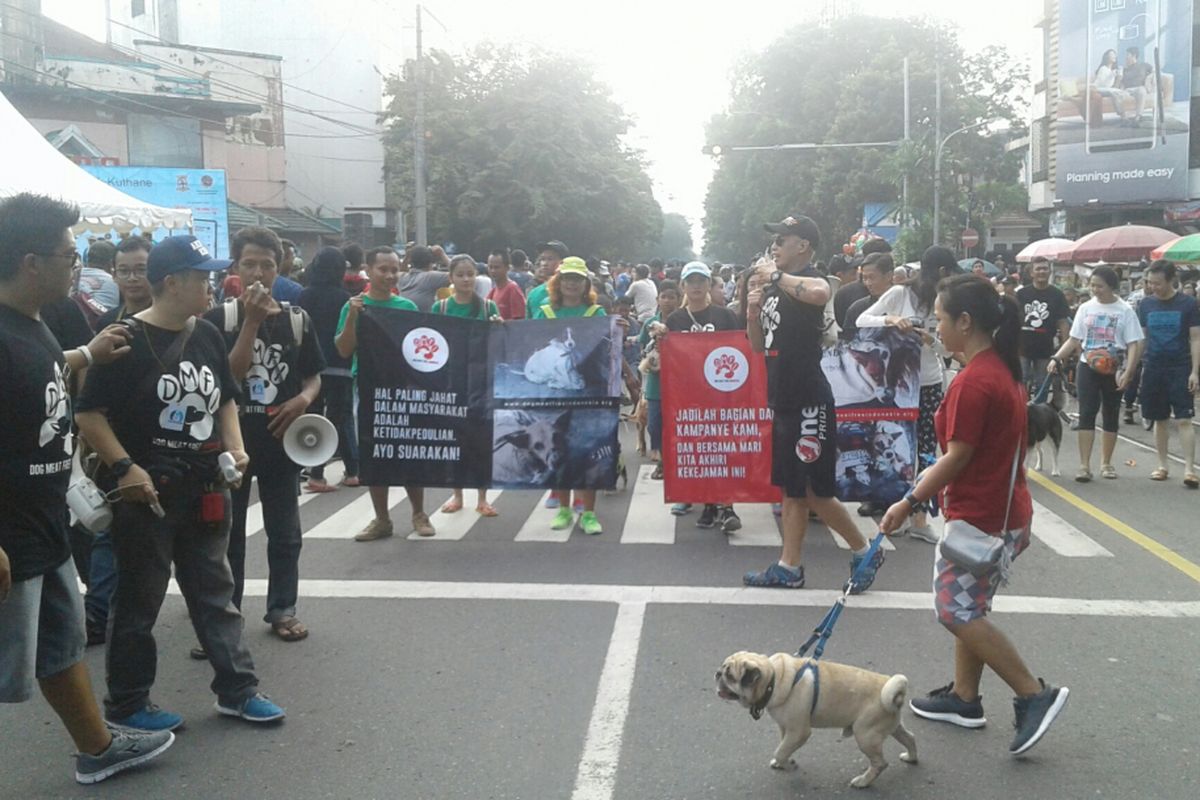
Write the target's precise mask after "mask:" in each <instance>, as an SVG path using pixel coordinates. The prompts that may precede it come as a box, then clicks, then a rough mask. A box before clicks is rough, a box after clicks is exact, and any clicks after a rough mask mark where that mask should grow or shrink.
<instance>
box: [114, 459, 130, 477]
mask: <svg viewBox="0 0 1200 800" xmlns="http://www.w3.org/2000/svg"><path fill="white" fill-rule="evenodd" d="M131 469H133V459H132V458H118V459H117V460H116V461H114V462H113V463H112V466H110V467H109V468H108V470H109V472H111V473H112V474H113V477H114V478H116V479H117V480H121V478H124V477H125V476H126V475H127V474H128V473H129V470H131Z"/></svg>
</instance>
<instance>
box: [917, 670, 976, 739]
mask: <svg viewBox="0 0 1200 800" xmlns="http://www.w3.org/2000/svg"><path fill="white" fill-rule="evenodd" d="M908 707H909V708H911V709H912V712H913V713H914V714H916V715H917V716H918V717H922V718H924V719H932V720H936V721H938V722H949V723H950V724H951V725H957V726H958V727H960V728H982V727H983V726H984V725H987V717H985V716H984V715H983V696H982V695H980V696H979V697H976V698H975V699H974V700H972V701H970V702H967V701H966V700H963V699H962V698H961V697H959V696H958V695H956V694H955V693H954V682H953V681H951V682H950V683H948V684H946V685H945V686H943V687H942V688H940V689H934V690H933V691H932V692H930V693H929V694H927V695H925V696H924V697H914V698H913V699H912V700H909V701H908Z"/></svg>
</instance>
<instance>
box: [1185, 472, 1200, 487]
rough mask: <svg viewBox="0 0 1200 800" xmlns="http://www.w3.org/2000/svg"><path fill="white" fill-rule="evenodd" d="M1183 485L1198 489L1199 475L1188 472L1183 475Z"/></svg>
mask: <svg viewBox="0 0 1200 800" xmlns="http://www.w3.org/2000/svg"><path fill="white" fill-rule="evenodd" d="M1183 485H1184V486H1186V487H1187V488H1189V489H1200V477H1196V473H1194V472H1189V473H1187V474H1186V475H1184V476H1183Z"/></svg>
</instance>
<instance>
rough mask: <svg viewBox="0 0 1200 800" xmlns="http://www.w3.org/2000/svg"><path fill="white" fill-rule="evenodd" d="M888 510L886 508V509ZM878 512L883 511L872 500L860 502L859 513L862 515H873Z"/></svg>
mask: <svg viewBox="0 0 1200 800" xmlns="http://www.w3.org/2000/svg"><path fill="white" fill-rule="evenodd" d="M885 510H886V509H885ZM877 513H881V512H880V511H879V510H878V509H877V507H876V506H875V504H874V503H872V502H871V501H870V500H864V501H863V502H861V503H859V504H858V515H859V516H860V517H873V516H875V515H876V514H877Z"/></svg>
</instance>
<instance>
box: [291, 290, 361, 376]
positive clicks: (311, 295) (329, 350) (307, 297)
mask: <svg viewBox="0 0 1200 800" xmlns="http://www.w3.org/2000/svg"><path fill="white" fill-rule="evenodd" d="M349 301H350V293H349V292H347V291H346V290H345V289H343V288H342V287H341V285H340V284H339V285H336V286H330V285H328V284H317V285H315V286H309V287H308V288H307V289H305V290H304V291H303V292H301V293H300V301H299V304H298V305H299V306H300V307H301V308H303V309H304V310H305V311H307V312H308V316H309V319H311V320H312V325H313V329H314V330H315V331H316V332H317V342H318V344H320V345H321V355H323V356H325V365H326V367H329V368H336V369H341V370H345V371H344V372H343V373H342V374H343V375H349V374H350V359H348V358H342V357H341V355H339V354H338V351H337V347H336V346H335V345H334V339H335V337H336V334H337V324H338V320H339V319H340V318H341V314H342V306H344V305H346V303H348V302H349Z"/></svg>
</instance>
